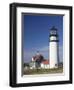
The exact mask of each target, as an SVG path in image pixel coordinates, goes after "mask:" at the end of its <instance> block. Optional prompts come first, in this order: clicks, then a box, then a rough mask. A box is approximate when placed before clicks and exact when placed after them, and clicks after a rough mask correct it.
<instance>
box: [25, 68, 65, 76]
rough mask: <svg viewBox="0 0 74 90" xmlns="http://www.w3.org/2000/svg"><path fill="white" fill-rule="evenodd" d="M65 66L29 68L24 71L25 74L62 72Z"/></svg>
mask: <svg viewBox="0 0 74 90" xmlns="http://www.w3.org/2000/svg"><path fill="white" fill-rule="evenodd" d="M62 72H63V68H62V67H60V68H54V69H28V70H25V69H24V71H23V74H24V75H35V74H55V73H62Z"/></svg>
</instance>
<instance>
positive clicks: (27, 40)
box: [22, 14, 63, 62]
mask: <svg viewBox="0 0 74 90" xmlns="http://www.w3.org/2000/svg"><path fill="white" fill-rule="evenodd" d="M22 24H23V60H24V62H29V61H31V58H32V56H34V55H35V54H36V52H37V51H39V52H40V53H41V54H42V55H43V56H44V58H46V59H48V58H49V32H50V29H51V28H52V27H53V26H55V27H56V28H57V29H58V34H59V55H60V61H62V58H63V53H62V52H63V50H62V49H63V16H60V15H34V14H33V15H23V20H22Z"/></svg>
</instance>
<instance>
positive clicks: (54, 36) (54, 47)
mask: <svg viewBox="0 0 74 90" xmlns="http://www.w3.org/2000/svg"><path fill="white" fill-rule="evenodd" d="M49 60H50V68H58V63H59V38H58V30H57V29H56V28H55V27H54V26H53V27H52V28H51V29H50V35H49Z"/></svg>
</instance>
